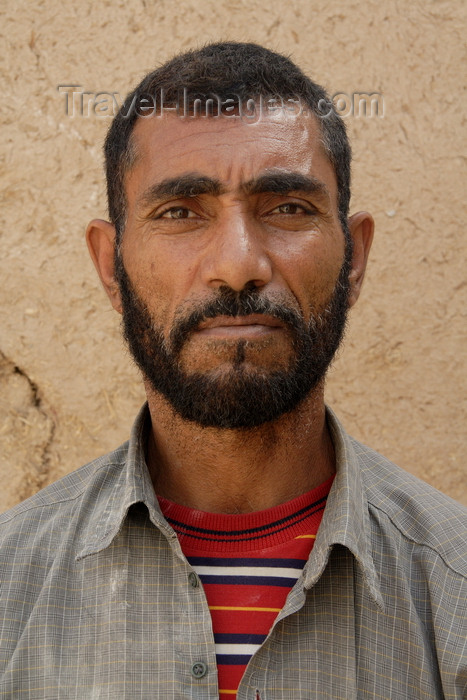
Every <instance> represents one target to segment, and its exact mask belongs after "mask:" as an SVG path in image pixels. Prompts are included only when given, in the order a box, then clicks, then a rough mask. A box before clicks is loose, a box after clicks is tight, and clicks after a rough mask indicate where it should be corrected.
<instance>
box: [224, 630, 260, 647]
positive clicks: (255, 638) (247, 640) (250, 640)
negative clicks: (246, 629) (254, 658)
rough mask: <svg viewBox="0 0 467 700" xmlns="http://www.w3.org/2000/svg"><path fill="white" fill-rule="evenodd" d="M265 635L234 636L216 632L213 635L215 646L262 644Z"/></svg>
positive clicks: (233, 634)
mask: <svg viewBox="0 0 467 700" xmlns="http://www.w3.org/2000/svg"><path fill="white" fill-rule="evenodd" d="M266 637H267V634H236V633H233V632H232V633H224V632H218V633H217V634H215V635H214V641H215V642H216V644H262V643H263V642H264V640H265V639H266Z"/></svg>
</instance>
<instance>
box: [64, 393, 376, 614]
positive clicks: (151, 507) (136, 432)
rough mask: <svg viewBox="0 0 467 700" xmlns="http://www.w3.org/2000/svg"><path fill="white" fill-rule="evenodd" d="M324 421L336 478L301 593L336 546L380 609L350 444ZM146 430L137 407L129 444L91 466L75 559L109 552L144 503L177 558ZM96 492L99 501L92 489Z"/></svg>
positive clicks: (146, 420)
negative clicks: (349, 557)
mask: <svg viewBox="0 0 467 700" xmlns="http://www.w3.org/2000/svg"><path fill="white" fill-rule="evenodd" d="M326 410H327V421H328V426H329V429H330V432H331V437H332V441H333V444H334V450H335V454H336V477H335V479H334V483H333V485H332V488H331V491H330V493H329V496H328V499H327V504H326V508H325V511H324V515H323V520H322V522H321V525H320V528H319V530H318V535H317V537H316V542H315V544H314V547H313V550H312V556H311V557H310V560H309V562H308V563H307V566H306V567H305V569H304V585H305V588H311V587H312V586H313V585H314V583H315V582H316V581H317V580H318V578H319V577H320V576H321V574H322V572H323V570H324V568H325V566H326V564H327V561H328V559H329V556H330V553H331V549H332V547H333V545H335V544H341V545H343V546H344V547H347V548H348V549H349V550H350V551H351V552H352V554H353V555H354V557H355V559H356V560H357V563H358V565H359V567H360V569H361V571H362V574H363V578H364V580H365V583H366V585H367V587H368V589H369V592H370V594H371V595H372V597H373V598H374V600H375V602H376V603H377V604H378V605H379V606H381V607H382V606H383V601H382V596H381V591H380V586H379V581H378V577H377V574H376V570H375V566H374V563H373V559H372V556H371V547H370V518H369V511H368V501H367V498H366V490H365V487H364V484H363V480H362V475H361V470H360V466H359V463H358V458H357V455H356V453H355V449H354V447H353V444H352V442H351V440H350V438H349V436H348V435H347V433H346V432H345V431H344V429H343V427H342V425H341V424H340V422H339V421H338V420H337V418H336V416H335V415H334V413H333V412H332V411H331V410H330V409H329V408H327V409H326ZM149 425H150V416H149V410H148V407H147V404H144V406H143V407H142V408H141V410H140V412H139V413H138V416H137V418H136V420H135V423H134V425H133V428H132V431H131V435H130V440H129V441H128V442H126V443H125V444H124V445H122V446H121V447H120V448H118V449H117V450H116V451H115V452H113V453H111V454H110V455H106V456H105V457H102V458H101V459H100V460H97V461H96V463H95V464H96V469H95V473H94V477H93V480H92V482H93V483H92V484H90V486H89V488H90V490H91V491H92V499H90V500H92V510H91V513H90V515H89V516H88V519H87V521H86V522H85V523H84V524H83V532H82V540H81V544H82V546H81V548H80V550H79V552H78V554H77V559H82V558H84V557H86V556H88V555H91V554H95V553H97V552H99V551H102V550H103V549H105V548H106V547H108V546H109V545H110V544H111V542H112V540H113V539H114V537H115V536H116V535H117V533H118V532H119V530H120V528H121V526H122V524H123V521H124V519H125V518H126V515H127V513H128V510H129V508H130V507H131V506H132V505H133V504H135V503H144V504H145V505H146V507H147V509H148V512H149V517H150V519H151V521H152V522H153V523H154V525H155V526H156V527H158V528H159V529H160V531H161V532H162V533H163V534H164V535H165V536H166V537H167V539H168V540H169V541H170V542H171V543H172V545H173V546H174V547H175V550H176V551H177V553H178V554H179V555H180V556H181V549H180V546H179V543H178V538H177V535H176V534H175V532H174V530H173V529H172V527H171V526H170V525H169V524H168V523H167V521H166V520H165V518H164V516H163V515H162V513H161V510H160V507H159V503H158V500H157V497H156V495H155V493H154V488H153V485H152V481H151V477H150V475H149V471H148V468H147V466H146V459H145V445H146V435H147V431H148V429H149ZM97 487H98V488H99V498H96V496H95V494H96V489H97Z"/></svg>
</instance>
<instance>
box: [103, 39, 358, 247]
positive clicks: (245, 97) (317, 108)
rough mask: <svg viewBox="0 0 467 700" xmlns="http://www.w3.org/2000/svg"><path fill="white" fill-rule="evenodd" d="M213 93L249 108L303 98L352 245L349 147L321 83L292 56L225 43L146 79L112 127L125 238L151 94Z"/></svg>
mask: <svg viewBox="0 0 467 700" xmlns="http://www.w3.org/2000/svg"><path fill="white" fill-rule="evenodd" d="M182 92H184V93H185V94H186V93H187V92H188V93H192V94H204V95H215V96H216V97H217V98H220V99H228V98H231V97H232V95H235V96H236V98H237V99H239V100H241V101H242V102H244V103H245V104H247V103H248V102H249V101H250V100H251V99H252V97H253V98H254V99H259V98H266V99H267V98H278V97H280V98H281V99H282V100H285V101H287V100H297V99H298V100H299V101H300V103H303V104H304V105H305V106H306V107H307V108H308V109H309V111H310V112H311V113H312V114H314V115H315V116H316V117H317V121H318V123H319V125H320V128H321V140H322V143H323V147H324V150H325V152H326V154H327V157H328V158H329V161H330V163H331V165H332V166H333V169H334V172H335V175H336V180H337V192H338V202H337V204H338V210H339V220H340V223H341V226H342V229H343V231H344V233H345V235H346V239H347V244H349V235H348V226H347V217H348V211H349V201H350V162H351V149H350V145H349V140H348V137H347V133H346V128H345V124H344V122H343V120H342V118H341V117H339V115H338V114H336V112H335V110H334V109H332V108H330V106H331V104H332V103H331V100H330V98H329V96H328V94H327V93H326V91H325V90H324V88H322V87H321V86H320V85H318V84H317V83H315V82H313V81H312V80H311V79H310V78H308V77H307V76H306V75H305V74H304V73H303V72H302V71H301V70H300V68H298V66H296V65H295V64H294V63H293V62H292V61H291V60H290V59H289V58H286V57H285V56H282V55H281V54H278V53H275V52H273V51H270V50H269V49H266V48H264V47H263V46H258V45H257V44H250V43H237V42H221V43H215V44H208V45H206V46H204V47H202V48H200V49H196V50H192V51H187V52H186V53H183V54H179V55H177V56H175V57H174V58H172V59H171V60H170V61H168V62H167V63H164V64H163V65H162V66H160V67H159V68H157V69H156V70H155V71H153V72H151V73H149V74H148V75H146V77H145V78H143V80H142V81H141V82H140V83H139V85H138V86H137V87H136V88H135V89H134V90H133V91H132V92H131V93H130V94H129V95H128V96H127V97H126V99H125V101H124V103H123V105H122V107H121V108H120V110H119V112H118V114H117V115H116V116H115V118H114V120H113V121H112V124H111V126H110V128H109V131H108V134H107V137H106V140H105V145H104V152H105V167H106V177H107V198H108V208H109V217H110V221H111V222H112V223H113V224H114V226H115V228H116V232H117V244H118V243H119V242H120V240H121V236H122V233H123V231H124V228H125V222H126V208H127V200H126V195H125V176H126V173H127V172H128V170H129V169H130V168H131V165H132V163H133V162H134V158H135V152H134V148H133V146H132V140H131V135H132V133H133V129H134V125H135V123H136V120H137V119H138V118H144V117H145V114H146V113H147V107H146V111H145V106H144V105H145V104H146V105H147V103H148V99H147V96H151V95H157V94H158V95H161V94H163V95H164V99H165V100H166V102H167V103H168V102H170V101H174V102H175V101H176V100H177V99H179V96H180V94H181V93H182Z"/></svg>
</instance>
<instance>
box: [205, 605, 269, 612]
mask: <svg viewBox="0 0 467 700" xmlns="http://www.w3.org/2000/svg"><path fill="white" fill-rule="evenodd" d="M209 610H254V611H255V612H280V611H281V610H282V608H233V607H230V606H229V605H210V606H209Z"/></svg>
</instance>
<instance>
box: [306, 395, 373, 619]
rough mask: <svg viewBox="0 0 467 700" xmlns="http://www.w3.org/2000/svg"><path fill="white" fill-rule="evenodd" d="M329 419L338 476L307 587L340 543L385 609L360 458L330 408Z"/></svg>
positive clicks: (315, 550) (330, 495)
mask: <svg viewBox="0 0 467 700" xmlns="http://www.w3.org/2000/svg"><path fill="white" fill-rule="evenodd" d="M326 418H327V423H328V427H329V430H330V432H331V438H332V442H333V445H334V451H335V455H336V476H335V479H334V482H333V485H332V487H331V491H330V492H329V496H328V499H327V502H326V508H325V510H324V514H323V519H322V521H321V525H320V527H319V530H318V534H317V536H316V541H315V544H314V547H313V549H312V553H311V557H310V560H309V561H308V563H307V566H306V568H305V571H304V575H305V588H311V586H313V585H314V583H315V582H316V581H317V580H318V578H319V577H320V576H321V574H322V572H323V570H324V568H325V566H326V564H327V561H328V559H329V556H330V553H331V550H332V547H333V545H335V544H340V545H343V546H344V547H347V548H348V549H349V550H350V551H351V552H352V554H353V555H354V557H355V559H356V561H357V564H358V566H359V567H360V570H361V573H362V575H363V579H364V581H365V583H366V585H367V587H368V590H369V592H370V594H371V596H372V598H373V599H374V601H375V603H377V605H378V606H379V607H380V608H384V603H383V597H382V594H381V587H380V583H379V578H378V575H377V573H376V569H375V565H374V562H373V557H372V555H371V539H370V533H371V526H370V513H369V510H368V500H367V493H366V488H365V484H364V482H363V478H362V472H361V468H360V464H359V461H358V457H357V454H356V452H355V448H354V445H353V443H352V440H351V439H350V437H349V436H348V435H347V433H346V432H345V430H344V428H343V426H342V425H341V423H340V422H339V420H338V419H337V418H336V416H335V414H334V413H333V412H332V411H331V409H330V408H328V407H326Z"/></svg>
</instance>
